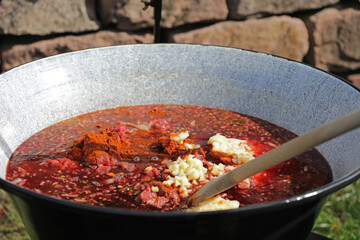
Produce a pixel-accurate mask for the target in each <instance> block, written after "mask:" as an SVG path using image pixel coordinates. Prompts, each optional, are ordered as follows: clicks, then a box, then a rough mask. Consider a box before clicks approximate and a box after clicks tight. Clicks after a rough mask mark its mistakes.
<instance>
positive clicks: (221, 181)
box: [189, 110, 360, 205]
mask: <svg viewBox="0 0 360 240" xmlns="http://www.w3.org/2000/svg"><path fill="white" fill-rule="evenodd" d="M359 126H360V110H357V111H354V112H352V113H350V114H348V115H346V116H343V117H341V118H338V119H336V120H334V121H331V122H328V123H326V124H324V125H322V126H320V127H318V128H316V129H314V130H312V131H310V132H308V133H306V134H304V135H302V136H299V137H296V138H294V139H292V140H290V141H288V142H286V143H284V144H283V145H281V146H279V147H277V148H275V149H273V150H271V151H269V152H267V153H265V154H263V155H261V156H259V157H257V158H256V159H253V160H251V161H249V162H247V163H245V164H243V165H241V166H239V167H237V168H235V169H234V170H232V171H230V172H228V173H226V174H224V175H222V176H220V177H217V178H215V179H214V180H211V181H210V182H208V183H207V184H205V185H204V186H203V187H202V188H200V189H199V190H198V191H197V192H196V193H195V194H194V195H193V196H192V197H191V198H190V200H189V203H190V204H191V205H197V204H198V203H200V202H202V201H203V200H205V199H207V198H209V197H212V196H214V195H216V194H219V193H221V192H223V191H225V190H227V189H229V188H231V187H233V186H235V185H236V184H238V183H239V182H241V181H243V180H244V179H246V178H248V177H251V176H253V175H255V174H257V173H259V172H261V171H264V170H266V169H268V168H270V167H272V166H275V165H277V164H279V163H281V162H284V161H286V160H288V159H290V158H292V157H295V156H297V155H299V154H300V153H303V152H305V151H306V150H308V149H310V148H313V147H315V146H317V145H319V144H321V143H323V142H326V141H328V140H330V139H332V138H335V137H337V136H339V135H341V134H344V133H346V132H348V131H351V130H353V129H355V128H357V127H359Z"/></svg>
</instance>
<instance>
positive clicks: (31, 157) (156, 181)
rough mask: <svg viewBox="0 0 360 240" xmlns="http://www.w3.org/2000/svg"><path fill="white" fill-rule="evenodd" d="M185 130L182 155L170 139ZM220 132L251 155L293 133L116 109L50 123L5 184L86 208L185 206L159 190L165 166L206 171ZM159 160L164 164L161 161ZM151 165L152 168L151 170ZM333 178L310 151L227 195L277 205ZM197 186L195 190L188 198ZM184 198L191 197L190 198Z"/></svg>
mask: <svg viewBox="0 0 360 240" xmlns="http://www.w3.org/2000/svg"><path fill="white" fill-rule="evenodd" d="M181 131H188V132H189V134H190V136H189V138H188V139H186V140H185V142H187V143H189V144H197V145H199V146H200V147H197V148H194V149H186V148H184V145H183V144H178V143H177V142H174V141H173V140H171V138H170V137H169V136H171V134H174V133H179V132H181ZM216 133H221V134H222V135H224V136H226V137H228V138H236V139H242V140H246V141H247V143H248V145H249V146H251V148H252V151H253V153H254V157H256V156H259V155H261V154H263V153H265V152H267V151H269V150H271V149H272V148H274V147H276V146H278V145H280V144H282V143H284V142H286V141H288V140H290V139H291V138H293V137H295V135H294V134H293V133H291V132H289V131H287V130H285V129H283V128H280V127H278V126H275V125H273V124H271V123H269V122H266V121H264V120H261V119H258V118H254V117H250V116H247V115H244V114H240V113H235V112H231V111H227V110H222V109H214V108H208V107H200V106H186V105H147V106H131V107H118V108H115V109H109V110H102V111H97V112H93V113H88V114H84V115H81V116H78V117H75V118H72V119H68V120H65V121H62V122H59V123H57V124H54V125H52V126H50V127H48V128H46V129H44V130H42V131H40V132H38V133H36V134H35V135H33V136H32V137H30V138H29V139H28V140H27V141H25V142H24V143H23V144H21V146H20V147H19V148H18V149H17V150H16V151H15V152H14V153H13V155H12V157H11V159H10V161H9V165H8V169H7V176H6V177H7V179H8V180H10V181H12V182H13V183H15V184H18V185H21V186H23V187H26V188H29V189H32V190H34V191H36V192H38V193H43V194H48V195H51V196H53V197H58V198H62V199H68V200H72V201H75V202H80V203H86V204H90V205H98V206H107V207H115V208H122V209H133V210H145V211H149V210H152V211H174V210H181V209H185V208H187V207H188V206H187V200H188V197H184V196H181V194H179V187H170V186H168V185H165V184H163V182H164V181H165V180H166V179H168V176H169V170H168V169H167V164H168V162H169V161H175V160H176V159H177V158H178V157H184V156H186V155H189V154H192V155H194V156H195V157H197V158H199V159H201V161H202V162H203V164H204V166H205V167H208V166H209V165H210V164H211V163H215V164H218V163H220V160H219V158H216V157H214V156H213V155H212V154H210V151H211V146H210V145H209V144H208V143H207V142H208V140H209V138H210V137H211V136H213V135H215V134H216ZM164 160H165V161H164ZM149 166H151V167H149ZM331 180H332V174H331V169H330V167H329V165H328V163H327V162H326V161H325V159H324V158H323V157H322V156H321V154H320V153H319V152H317V151H316V150H311V151H308V152H306V153H304V154H302V155H300V156H298V157H296V158H293V159H290V160H288V161H286V162H284V163H282V164H279V165H278V166H275V167H272V168H270V169H268V170H266V171H264V172H261V173H259V174H257V175H256V176H253V177H251V178H250V179H249V181H248V182H247V184H244V183H239V184H238V185H237V186H235V187H233V188H232V189H230V190H228V191H227V192H226V197H227V198H228V199H232V200H238V201H239V202H240V206H246V205H251V204H256V203H261V202H269V201H274V200H279V199H283V198H286V197H289V196H293V195H297V194H301V193H303V192H306V191H309V190H312V189H314V188H317V187H320V186H322V185H324V184H326V183H329V182H330V181H331ZM202 184H203V183H199V184H198V185H194V186H193V187H192V191H191V193H193V192H195V191H196V190H197V189H198V188H199V187H201V186H202ZM191 193H190V195H191Z"/></svg>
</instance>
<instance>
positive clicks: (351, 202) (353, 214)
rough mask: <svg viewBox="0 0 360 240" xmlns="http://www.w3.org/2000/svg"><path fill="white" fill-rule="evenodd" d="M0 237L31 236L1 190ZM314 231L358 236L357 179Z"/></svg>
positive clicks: (344, 239) (347, 239) (332, 200)
mask: <svg viewBox="0 0 360 240" xmlns="http://www.w3.org/2000/svg"><path fill="white" fill-rule="evenodd" d="M0 208H1V209H3V211H4V212H5V214H6V216H3V217H1V216H0V240H25V239H30V238H29V236H28V235H27V233H26V231H25V229H24V225H23V224H22V223H21V220H20V218H19V215H18V214H17V212H16V211H15V208H14V206H13V205H12V204H11V201H10V199H9V197H8V196H7V195H6V194H5V193H4V192H3V191H2V190H0ZM313 231H314V232H317V233H319V234H321V235H324V236H327V237H329V238H332V239H334V240H353V239H354V240H355V239H360V179H359V180H358V181H357V182H355V183H353V184H351V185H349V186H347V187H346V188H344V189H341V190H340V191H338V192H336V193H334V194H332V195H331V196H330V197H329V199H328V202H327V203H326V204H325V206H324V208H323V209H322V211H321V213H320V215H319V217H318V219H317V221H316V223H315V226H314V228H313Z"/></svg>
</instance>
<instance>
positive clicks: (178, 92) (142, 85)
mask: <svg viewBox="0 0 360 240" xmlns="http://www.w3.org/2000/svg"><path fill="white" fill-rule="evenodd" d="M0 102H1V103H2V104H1V106H0V177H1V178H2V179H4V178H5V172H6V166H7V162H8V159H9V157H10V156H11V153H12V152H13V151H14V150H15V149H16V148H17V147H18V146H19V145H20V144H21V143H22V142H23V141H25V140H26V139H27V138H28V137H30V136H31V135H32V134H34V133H36V132H38V131H39V130H41V129H43V128H45V127H47V126H49V125H51V124H53V123H56V122H58V121H60V120H63V119H67V118H70V117H74V116H77V115H80V114H83V113H86V112H91V111H95V110H101V109H108V108H114V107H117V106H122V105H142V104H191V105H201V106H209V107H217V108H224V109H228V110H232V111H236V112H241V113H245V114H249V115H252V116H256V117H259V118H262V119H265V120H267V121H270V122H272V123H275V124H277V125H279V126H281V127H284V128H286V129H288V130H290V131H292V132H294V133H296V134H303V133H305V132H307V131H310V130H311V129H313V128H315V127H317V126H319V125H321V124H323V123H325V122H327V121H330V120H332V119H335V118H337V117H339V116H342V115H344V114H346V113H348V112H351V111H353V110H355V109H359V108H360V94H359V90H357V89H355V88H354V87H352V86H350V85H349V84H346V83H344V82H343V81H341V80H340V79H338V78H336V77H334V76H332V75H329V74H327V73H325V72H323V71H320V70H317V69H314V68H311V67H309V66H306V65H303V64H301V63H297V62H294V61H290V60H287V59H283V58H279V57H274V56H271V55H267V54H262V53H256V52H249V51H245V50H240V49H233V48H224V47H214V46H199V45H180V44H166V45H161V44H160V45H153V44H149V45H127V46H118V47H106V48H98V49H91V50H84V51H79V52H74V53H67V54H62V55H58V56H54V57H49V58H45V59H42V60H38V61H35V62H32V63H29V64H25V65H22V66H20V67H17V68H15V69H13V70H10V71H8V72H6V73H4V74H2V75H1V76H0ZM359 142H360V130H355V131H353V132H350V133H348V134H346V135H344V136H341V137H339V138H337V139H334V140H331V141H329V142H327V143H325V144H322V145H321V146H319V147H318V148H317V149H318V150H319V151H320V152H321V153H322V154H323V155H324V156H325V158H326V159H327V160H328V162H329V164H330V166H331V168H332V170H333V175H334V181H341V179H343V178H344V177H346V176H348V175H354V173H355V175H359V172H360V171H359V168H360V162H359V161H358V156H359V155H360V148H359Z"/></svg>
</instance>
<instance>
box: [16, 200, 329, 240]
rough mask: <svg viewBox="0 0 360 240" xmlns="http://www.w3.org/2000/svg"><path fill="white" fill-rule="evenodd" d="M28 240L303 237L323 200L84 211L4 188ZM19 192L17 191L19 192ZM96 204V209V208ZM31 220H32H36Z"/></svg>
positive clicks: (306, 233)
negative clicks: (249, 207)
mask: <svg viewBox="0 0 360 240" xmlns="http://www.w3.org/2000/svg"><path fill="white" fill-rule="evenodd" d="M9 195H10V197H11V199H12V200H13V203H14V205H15V207H16V208H17V210H18V211H19V213H20V216H21V218H22V220H23V222H24V225H25V227H26V229H27V231H28V233H29V235H30V236H31V239H32V240H37V239H51V240H56V239H61V240H63V239H113V238H114V237H116V236H119V238H121V237H122V236H131V238H132V239H140V238H142V237H155V236H168V237H171V239H184V238H190V239H192V238H194V239H195V238H196V239H199V238H200V239H205V238H210V239H213V238H214V237H218V238H221V239H305V238H306V237H307V235H308V233H309V232H310V231H311V228H312V226H313V224H314V221H315V218H316V216H317V214H318V211H319V209H320V207H321V205H322V203H323V201H321V200H314V201H311V202H306V203H304V204H299V205H293V206H291V207H280V208H279V207H278V208H271V209H267V210H264V211H259V210H255V211H253V212H249V211H248V212H245V213H244V212H238V213H234V211H222V212H213V213H205V214H195V215H194V214H181V213H180V214H177V213H174V214H165V215H164V214H163V215H162V216H160V215H152V216H149V215H145V216H141V217H139V215H138V214H136V213H135V214H132V213H131V212H125V213H124V214H121V213H119V212H111V211H101V210H102V209H97V210H96V211H91V210H90V211H89V209H86V208H87V207H85V209H81V208H73V207H71V206H70V207H69V206H66V205H59V204H54V203H52V202H50V201H44V200H43V199H34V197H32V196H27V195H26V194H25V195H23V196H19V193H16V194H14V193H10V194H9ZM20 195H22V194H20ZM98 210H99V211H98ZM35 223H36V224H35Z"/></svg>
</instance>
